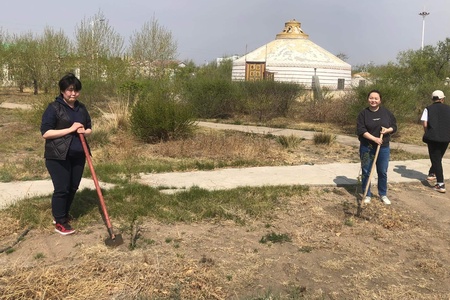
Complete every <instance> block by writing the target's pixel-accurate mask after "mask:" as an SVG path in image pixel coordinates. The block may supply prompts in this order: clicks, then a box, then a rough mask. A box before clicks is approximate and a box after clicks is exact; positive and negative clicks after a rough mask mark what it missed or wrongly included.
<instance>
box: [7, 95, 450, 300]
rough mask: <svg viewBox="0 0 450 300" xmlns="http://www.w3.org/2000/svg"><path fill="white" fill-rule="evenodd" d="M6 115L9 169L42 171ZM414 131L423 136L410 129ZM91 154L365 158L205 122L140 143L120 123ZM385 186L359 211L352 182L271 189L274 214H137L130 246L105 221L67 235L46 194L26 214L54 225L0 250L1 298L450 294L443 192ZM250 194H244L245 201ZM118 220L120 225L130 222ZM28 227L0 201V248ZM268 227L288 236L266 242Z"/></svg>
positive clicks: (19, 127) (103, 157)
mask: <svg viewBox="0 0 450 300" xmlns="http://www.w3.org/2000/svg"><path fill="white" fill-rule="evenodd" d="M27 101H28V100H27ZM2 112H3V111H2ZM1 118H2V125H3V127H1V131H0V145H1V146H2V147H4V148H2V150H5V151H6V152H5V153H7V157H6V158H5V157H3V158H2V161H1V162H2V163H3V164H2V165H1V166H2V168H5V167H8V166H11V167H12V166H15V167H17V168H18V170H19V172H20V174H22V175H20V174H18V178H25V177H29V176H31V174H33V176H45V175H40V174H41V173H44V172H42V170H39V169H37V170H36V169H35V170H29V169H28V168H27V167H26V166H27V164H26V163H25V162H26V159H32V160H33V161H34V160H36V161H37V160H38V159H42V158H41V156H42V153H41V151H42V145H43V141H42V140H41V138H40V136H39V134H38V133H36V132H34V131H33V130H35V129H33V128H30V127H26V126H25V122H20V118H18V116H17V115H15V114H13V113H10V112H8V113H6V114H3V113H2V115H1ZM96 121H98V120H96ZM114 122H115V121H114ZM115 124H117V122H116V123H113V124H112V125H111V124H109V125H105V126H106V127H105V128H114V127H116V125H115ZM108 126H111V127H108ZM298 126H301V127H302V128H301V129H305V128H306V127H307V126H314V127H317V124H310V125H308V124H301V125H298ZM329 127H333V126H329ZM329 127H326V126H324V132H333V131H330V130H329V129H328V128H329ZM411 127H413V126H411ZM23 129H25V130H24V131H25V132H28V135H27V134H25V133H24V132H23ZM325 129H327V130H325ZM106 131H108V129H105V132H106ZM416 131H417V130H416ZM9 132H11V133H12V134H13V135H14V137H15V139H14V140H11V137H10V136H9V137H8V136H7V135H6V133H9ZM30 132H33V133H31V134H30ZM419 132H420V131H419ZM414 134H416V136H418V135H417V133H416V132H415V131H414V129H411V135H414ZM27 136H28V138H27ZM18 145H26V146H25V147H26V148H30V149H28V150H27V149H25V148H21V147H17V146H18ZM14 149H17V151H14ZM93 152H94V153H93V154H94V158H95V161H96V162H95V163H96V164H100V165H101V164H102V163H104V162H105V163H106V162H108V163H113V164H114V163H120V162H123V161H127V160H130V158H133V159H135V160H137V161H141V162H145V161H151V160H158V159H159V160H162V159H165V160H167V161H169V162H170V163H172V164H175V163H176V162H179V161H187V160H203V161H218V160H221V161H223V162H227V161H233V160H237V159H239V160H245V161H252V160H255V161H258V162H259V163H261V164H264V165H282V164H300V163H328V162H336V161H345V162H349V161H352V162H357V161H358V155H357V150H356V149H354V148H351V147H346V146H342V145H339V144H336V143H332V144H330V145H314V143H313V141H306V140H304V141H301V142H300V143H299V144H297V145H296V146H295V147H293V148H285V147H283V146H282V145H281V144H280V143H279V142H277V141H276V139H273V138H266V137H261V136H255V135H248V134H244V133H238V132H214V131H211V130H205V129H199V131H198V132H197V134H196V135H195V137H194V138H192V139H187V140H183V141H173V142H168V143H161V144H157V145H143V144H142V143H140V142H139V141H137V140H135V139H133V138H131V137H130V136H129V135H126V134H124V133H123V132H120V131H119V132H117V133H115V134H111V135H110V136H109V142H108V144H107V146H101V145H98V146H96V147H95V148H94V149H93ZM30 164H31V163H30ZM31 165H32V164H31ZM28 172H31V173H28ZM356 176H357V174H355V177H356ZM389 191H390V198H391V200H393V204H392V205H391V206H384V205H382V204H381V203H380V202H377V201H375V200H374V201H372V203H371V204H370V205H367V206H365V207H364V209H363V210H362V211H359V210H358V208H357V206H356V201H355V198H356V196H355V192H354V187H352V188H351V189H350V188H349V190H346V189H345V188H334V187H314V188H311V189H310V190H309V192H307V193H305V194H302V195H293V196H286V197H280V196H277V195H274V197H276V199H277V206H276V208H274V209H273V211H272V212H271V214H270V215H269V216H252V215H250V214H247V213H246V212H245V211H240V212H238V213H239V214H241V215H242V218H241V219H242V220H245V223H244V224H236V223H234V222H232V221H225V220H220V219H212V220H207V221H201V222H195V223H191V224H188V223H182V222H174V223H172V224H164V223H159V222H156V221H155V220H154V219H151V218H147V219H141V220H140V223H139V229H138V234H137V235H136V240H135V241H134V244H133V250H131V249H130V248H128V246H129V245H130V244H131V240H132V236H131V233H130V232H127V231H126V230H124V231H123V232H122V234H123V236H124V239H125V245H123V246H121V247H119V248H116V249H110V248H106V246H104V244H103V239H104V238H105V236H106V232H105V228H104V226H103V224H102V223H101V220H98V221H93V222H92V223H89V222H87V223H88V224H81V223H77V221H76V222H75V223H74V227H77V225H80V226H79V227H78V228H80V229H79V231H78V232H77V234H75V235H72V236H67V237H62V236H59V235H57V234H55V233H54V232H53V227H52V225H51V222H50V217H49V216H50V212H49V210H48V208H49V203H48V202H46V201H42V205H33V206H31V207H30V214H32V215H33V216H34V217H35V218H38V219H39V220H41V221H40V224H47V223H48V225H43V226H42V227H39V228H38V229H36V228H32V229H31V231H30V232H29V233H28V234H27V235H26V236H25V238H24V239H21V240H20V241H19V243H18V244H17V245H15V246H14V248H13V249H12V251H5V252H3V253H1V254H0V265H2V268H1V269H0V299H2V300H3V299H393V300H403V299H449V298H450V288H449V286H448V282H450V268H449V266H450V255H449V251H448V250H449V245H450V236H449V234H448V224H450V218H449V217H448V213H447V212H448V210H450V204H449V201H448V198H446V196H445V195H434V194H430V192H429V190H428V189H427V188H426V187H425V186H424V185H423V184H422V183H419V182H418V183H415V184H405V185H400V184H399V185H395V186H389ZM257 193H258V192H257V191H254V195H257ZM252 195H253V194H252V193H251V192H250V193H249V195H242V199H243V201H245V199H246V197H251V196H252ZM214 200H215V199H211V201H214ZM33 203H34V202H33ZM47 219H48V220H47ZM99 219H100V218H99ZM46 220H47V221H46ZM45 222H47V223H45ZM116 222H120V224H117V225H119V226H116V224H114V225H115V227H116V228H127V225H129V224H126V223H124V222H125V221H124V220H116ZM81 225H83V226H81ZM25 229H27V227H26V224H25V225H24V224H21V220H18V219H17V218H15V217H14V209H11V210H8V211H0V248H5V247H6V246H8V245H11V244H12V243H13V242H14V241H16V240H17V239H18V238H19V236H20V234H21V233H23V232H24V230H25ZM270 233H275V234H278V235H283V236H284V235H286V236H288V237H289V238H290V239H291V241H290V242H283V243H270V242H268V243H261V242H260V241H261V238H262V237H264V236H267V234H270Z"/></svg>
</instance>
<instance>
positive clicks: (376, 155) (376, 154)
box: [362, 134, 383, 200]
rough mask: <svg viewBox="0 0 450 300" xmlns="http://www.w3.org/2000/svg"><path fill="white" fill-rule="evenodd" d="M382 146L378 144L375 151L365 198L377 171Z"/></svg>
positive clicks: (381, 136)
mask: <svg viewBox="0 0 450 300" xmlns="http://www.w3.org/2000/svg"><path fill="white" fill-rule="evenodd" d="M380 138H381V139H383V134H381V135H380ZM380 146H381V145H378V146H377V150H376V151H375V156H374V158H373V162H372V168H371V169H370V174H369V178H368V179H367V184H366V188H365V189H364V195H363V196H362V198H363V200H364V198H365V197H366V196H367V193H368V192H369V186H370V181H371V180H372V176H373V173H375V168H376V164H377V159H378V153H380Z"/></svg>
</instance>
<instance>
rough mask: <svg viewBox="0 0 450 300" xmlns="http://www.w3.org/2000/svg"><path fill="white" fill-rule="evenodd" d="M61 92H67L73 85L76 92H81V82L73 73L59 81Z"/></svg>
mask: <svg viewBox="0 0 450 300" xmlns="http://www.w3.org/2000/svg"><path fill="white" fill-rule="evenodd" d="M58 85H59V90H60V91H61V92H62V91H65V90H67V89H68V88H69V87H70V86H72V85H73V88H74V90H75V91H81V81H80V80H79V79H78V78H77V77H76V76H75V75H74V74H72V73H67V74H66V75H65V76H64V77H63V78H61V79H60V80H59V83H58Z"/></svg>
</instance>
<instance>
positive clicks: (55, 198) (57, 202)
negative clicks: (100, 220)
mask: <svg viewBox="0 0 450 300" xmlns="http://www.w3.org/2000/svg"><path fill="white" fill-rule="evenodd" d="M59 90H60V94H59V96H57V97H56V99H55V101H53V102H52V103H50V104H49V105H48V107H47V108H46V110H45V111H44V113H43V115H42V122H41V127H40V131H41V134H42V137H43V138H44V139H45V151H44V158H45V166H46V167H47V170H48V172H49V174H50V177H51V179H52V182H53V188H54V191H53V195H52V202H51V204H52V214H53V218H54V222H53V223H54V224H55V231H56V232H58V233H60V234H62V235H68V234H72V233H74V232H75V230H74V229H73V228H72V227H71V225H70V221H71V215H70V208H71V205H72V202H73V200H74V197H75V193H76V191H77V190H78V186H79V185H80V182H81V178H82V175H83V171H84V166H85V162H86V156H85V154H84V151H83V147H82V144H81V140H80V137H79V134H84V135H85V136H88V135H90V134H91V133H92V129H91V117H90V115H89V112H88V110H87V109H86V106H85V105H84V104H83V103H81V102H79V101H78V97H79V95H80V91H81V82H80V80H79V79H78V78H77V77H75V75H74V74H71V73H69V74H67V75H65V76H64V77H62V78H61V80H60V81H59Z"/></svg>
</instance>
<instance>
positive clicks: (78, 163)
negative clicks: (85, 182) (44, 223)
mask: <svg viewBox="0 0 450 300" xmlns="http://www.w3.org/2000/svg"><path fill="white" fill-rule="evenodd" d="M85 163H86V158H85V157H77V158H68V159H67V160H55V159H47V160H46V161H45V166H46V167H47V170H48V172H49V173H50V176H51V178H52V182H53V188H54V191H53V196H52V214H53V217H54V218H55V221H56V223H59V224H64V223H66V222H67V216H68V214H69V211H70V207H71V205H72V202H73V199H74V197H75V193H76V192H77V190H78V186H79V185H80V182H81V178H82V176H83V171H84V165H85Z"/></svg>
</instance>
